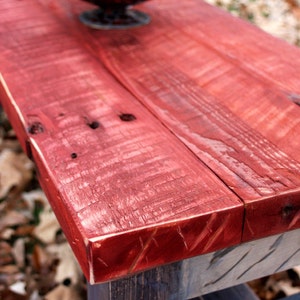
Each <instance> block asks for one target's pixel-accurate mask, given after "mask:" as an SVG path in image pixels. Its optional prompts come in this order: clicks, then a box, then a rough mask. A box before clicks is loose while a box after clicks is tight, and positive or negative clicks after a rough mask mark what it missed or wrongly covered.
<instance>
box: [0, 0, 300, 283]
mask: <svg viewBox="0 0 300 300" xmlns="http://www.w3.org/2000/svg"><path fill="white" fill-rule="evenodd" d="M88 8H91V6H90V5H88V4H87V3H85V2H83V1H78V0H59V1H58V0H57V1H54V0H53V1H52V0H27V1H17V0H11V1H4V0H0V24H1V26H0V35H1V37H0V72H1V87H0V100H1V103H2V105H3V107H4V108H5V110H6V112H7V114H8V116H9V118H10V120H11V122H12V125H13V127H14V129H15V131H16V133H17V135H18V137H19V140H20V142H21V144H22V146H23V148H24V150H26V151H27V154H28V155H29V156H30V157H31V158H32V159H33V160H34V162H35V163H36V165H37V171H38V175H39V179H40V182H41V185H42V187H43V189H44V191H45V192H46V194H47V196H48V198H49V201H50V203H51V205H52V207H53V209H54V211H55V213H56V216H57V218H58V220H59V222H60V224H61V226H62V228H63V230H64V232H65V234H66V236H67V238H68V240H69V243H70V245H71V246H72V248H73V251H74V253H75V255H76V256H77V259H78V261H79V263H80V264H81V267H82V269H83V271H84V273H85V275H86V277H87V278H88V280H89V281H90V282H91V283H95V282H101V281H105V280H110V279H114V278H118V277H121V276H125V275H127V274H131V273H134V272H137V271H142V270H145V269H147V268H151V267H154V266H157V265H161V264H165V263H169V262H173V261H176V260H181V259H184V258H187V257H191V256H194V255H199V254H202V253H207V252H210V251H215V250H218V249H222V248H225V247H228V246H231V245H236V244H239V243H241V242H243V241H249V240H254V239H257V238H261V237H266V236H269V235H272V234H276V233H280V232H284V231H287V230H291V229H295V228H299V227H300V163H299V161H300V151H299V148H300V138H299V134H300V126H299V123H300V107H299V106H298V105H297V104H296V103H295V102H297V101H298V102H300V100H299V99H300V76H299V74H300V50H299V49H297V48H295V47H293V46H290V45H288V44H286V43H285V42H283V41H280V40H277V39H275V38H272V37H270V36H268V35H267V34H265V33H263V32H261V31H260V30H258V29H257V28H255V27H254V26H252V25H250V24H247V23H245V22H243V21H241V20H239V19H237V18H233V17H231V16H229V15H228V14H227V13H225V12H223V11H221V10H219V9H217V8H214V7H211V6H209V5H208V4H206V3H205V2H202V1H200V0H185V1H175V0H153V1H149V2H147V3H145V4H143V5H141V6H140V9H142V10H144V11H146V12H147V13H148V14H149V15H151V18H152V21H151V23H150V24H149V25H147V26H144V27H140V28H136V29H130V30H126V31H125V30H115V31H97V30H93V29H89V28H87V27H85V26H84V25H82V24H81V23H80V22H79V21H78V15H79V13H80V12H82V11H83V10H86V9H88Z"/></svg>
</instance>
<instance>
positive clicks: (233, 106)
mask: <svg viewBox="0 0 300 300" xmlns="http://www.w3.org/2000/svg"><path fill="white" fill-rule="evenodd" d="M41 2H42V3H44V4H45V5H47V2H48V1H47V0H44V1H43V0H41ZM70 3H71V4H70ZM86 8H87V6H85V5H84V4H82V3H77V2H76V1H73V2H72V1H68V2H66V1H61V2H60V3H59V4H57V5H56V6H55V9H53V12H54V13H56V15H57V16H58V17H59V18H60V19H61V21H63V22H64V24H66V26H67V27H68V30H70V32H71V33H73V34H75V35H76V37H77V38H78V39H80V40H81V41H82V43H83V44H85V45H88V48H87V49H88V50H89V51H91V53H93V54H94V55H95V57H97V58H98V59H99V60H101V62H103V63H104V64H105V66H106V67H107V68H108V69H109V70H110V71H111V72H112V74H114V76H115V77H116V78H118V80H119V81H120V83H122V84H123V85H124V86H125V87H126V88H127V89H128V90H129V91H130V92H131V93H132V94H133V95H135V97H137V98H138V99H139V101H140V102H141V103H142V104H143V105H145V106H146V107H147V108H148V109H149V110H150V111H151V112H152V113H153V114H154V115H155V116H156V117H157V118H159V119H160V120H161V121H162V122H163V123H164V125H165V126H167V127H168V128H169V130H170V131H172V132H173V133H174V134H175V135H176V136H177V137H179V138H180V139H181V141H182V142H184V143H185V144H186V145H187V146H188V147H189V149H191V150H192V151H193V152H194V153H195V154H196V155H197V156H198V157H199V158H200V159H201V160H202V161H203V162H204V163H205V164H206V165H207V166H208V167H209V168H210V169H211V170H213V172H215V173H216V174H217V175H218V176H219V177H220V178H221V179H222V180H223V181H224V182H225V183H226V184H227V185H228V187H229V188H230V189H231V190H232V191H233V192H234V193H236V194H237V195H238V196H239V197H240V198H241V199H242V200H243V201H244V202H245V205H246V219H245V228H244V232H243V240H245V241H246V240H251V239H255V238H260V237H263V236H267V235H270V234H276V233H279V232H284V231H286V230H291V229H293V228H298V227H299V226H300V217H299V216H300V190H299V186H300V173H299V170H300V164H299V161H300V152H299V151H298V150H297V149H299V146H300V139H298V138H296V137H297V136H299V134H300V126H299V122H300V109H299V107H298V106H297V105H296V104H295V103H293V102H292V101H291V98H293V97H294V98H295V97H296V96H295V95H297V93H298V86H299V85H297V84H295V83H296V82H298V80H299V79H298V76H297V74H298V73H299V71H300V59H299V57H300V55H299V54H300V50H299V49H296V48H294V47H292V46H290V45H288V44H286V43H284V42H283V41H280V40H278V39H276V38H273V37H271V36H269V35H267V34H265V33H263V32H262V31H260V30H258V29H257V28H255V27H253V26H252V25H249V24H247V23H246V22H244V21H241V20H238V19H236V18H233V17H231V16H229V15H228V14H226V13H225V12H219V10H218V9H216V8H214V7H211V6H209V5H207V4H205V3H203V2H202V1H195V0H188V1H185V2H181V3H177V2H175V1H173V0H165V1H159V2H158V1H152V2H148V3H145V4H144V5H142V9H144V10H145V11H146V12H147V13H149V14H150V15H152V23H151V24H150V25H149V26H146V27H143V28H140V29H135V30H128V31H126V32H124V31H113V32H111V31H108V32H105V31H104V32H103V31H95V30H91V29H88V28H85V27H84V26H81V27H80V24H78V22H77V20H76V18H77V15H78V14H79V12H80V11H82V10H83V9H86ZM174 11H176V13H174ZM215 15H216V18H215ZM229 23H230V25H228V24H229ZM224 24H226V26H225V25H224ZM221 25H222V26H221ZM227 25H228V26H227ZM227 27H228V28H229V29H228V28H227ZM223 28H225V29H224V30H223ZM233 30H234V31H233ZM238 33H240V34H238ZM233 35H234V36H233ZM249 35H250V36H251V37H249V38H245V36H249ZM221 37H222V38H221ZM256 39H257V40H259V41H260V42H258V43H257V44H258V45H257V47H256V43H254V42H253V41H254V40H256ZM251 42H252V44H251ZM264 43H265V44H266V46H262V45H264ZM220 44H221V45H220ZM249 44H251V45H249ZM219 45H220V46H219ZM234 45H238V46H239V47H237V48H238V49H240V48H242V50H234V49H236V48H235V47H234ZM282 53H284V56H283V55H282ZM245 57H247V59H245ZM249 57H250V58H249ZM266 58H269V60H268V64H271V62H272V68H271V67H270V68H265V65H264V64H263V63H265V62H266ZM289 60H292V61H293V63H291V62H289ZM276 66H277V67H276ZM273 73H274V74H273ZM278 73H280V75H278ZM283 74H284V75H283ZM291 82H292V83H293V84H292V83H291Z"/></svg>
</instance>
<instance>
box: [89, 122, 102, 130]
mask: <svg viewBox="0 0 300 300" xmlns="http://www.w3.org/2000/svg"><path fill="white" fill-rule="evenodd" d="M88 125H89V126H90V128H92V129H97V128H98V127H99V126H100V123H99V122H97V121H94V122H92V123H88Z"/></svg>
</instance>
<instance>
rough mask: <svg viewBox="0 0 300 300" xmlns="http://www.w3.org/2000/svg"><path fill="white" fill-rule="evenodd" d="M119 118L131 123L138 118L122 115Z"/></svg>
mask: <svg viewBox="0 0 300 300" xmlns="http://www.w3.org/2000/svg"><path fill="white" fill-rule="evenodd" d="M119 118H120V119H121V120H122V121H124V122H131V121H134V120H136V117H135V116H134V115H133V114H121V115H119Z"/></svg>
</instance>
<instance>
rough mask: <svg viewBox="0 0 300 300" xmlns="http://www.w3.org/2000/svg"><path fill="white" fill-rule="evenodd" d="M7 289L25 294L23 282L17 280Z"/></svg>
mask: <svg viewBox="0 0 300 300" xmlns="http://www.w3.org/2000/svg"><path fill="white" fill-rule="evenodd" d="M9 290H10V291H12V292H14V293H15V294H18V295H23V296H25V295H26V289H25V282H23V281H17V282H15V283H14V284H12V285H11V286H10V287H9Z"/></svg>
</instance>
